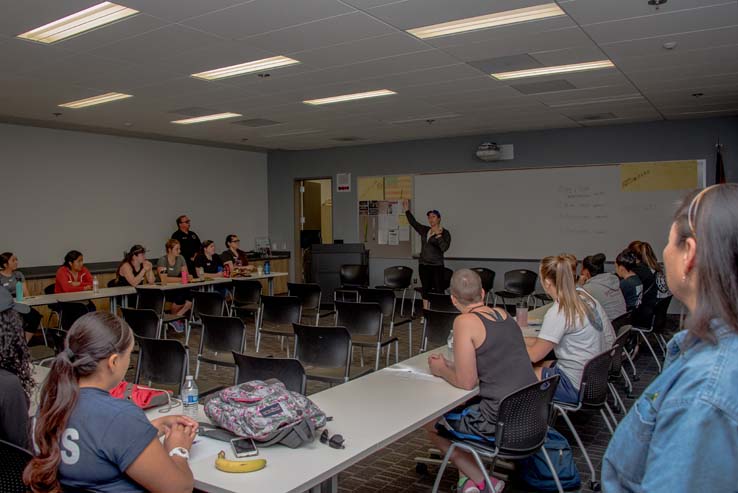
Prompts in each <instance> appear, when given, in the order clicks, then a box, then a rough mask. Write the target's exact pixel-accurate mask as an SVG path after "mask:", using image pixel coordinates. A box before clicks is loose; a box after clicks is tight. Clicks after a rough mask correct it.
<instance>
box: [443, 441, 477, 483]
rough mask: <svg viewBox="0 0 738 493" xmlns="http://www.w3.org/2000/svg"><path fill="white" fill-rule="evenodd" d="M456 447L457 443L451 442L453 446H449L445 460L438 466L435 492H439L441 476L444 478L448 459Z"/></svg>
mask: <svg viewBox="0 0 738 493" xmlns="http://www.w3.org/2000/svg"><path fill="white" fill-rule="evenodd" d="M455 448H456V443H454V442H451V446H449V448H448V450H447V451H446V455H444V456H443V462H441V467H439V468H438V473H436V481H435V483H433V493H438V487H439V486H440V485H441V478H443V472H444V471H445V470H446V466H447V465H448V461H449V459H451V454H453V453H454V449H455ZM482 470H484V469H482Z"/></svg>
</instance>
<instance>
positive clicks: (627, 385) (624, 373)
mask: <svg viewBox="0 0 738 493" xmlns="http://www.w3.org/2000/svg"><path fill="white" fill-rule="evenodd" d="M620 375H622V377H623V380H625V388H626V390H627V391H628V393H627V394H626V395H627V396H628V398H632V397H633V383H632V382H631V381H630V378H629V377H628V372H627V371H625V368H623V367H622V366H621V367H620Z"/></svg>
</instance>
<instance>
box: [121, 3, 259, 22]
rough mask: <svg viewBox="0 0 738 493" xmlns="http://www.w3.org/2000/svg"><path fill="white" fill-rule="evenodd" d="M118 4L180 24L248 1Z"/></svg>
mask: <svg viewBox="0 0 738 493" xmlns="http://www.w3.org/2000/svg"><path fill="white" fill-rule="evenodd" d="M116 3H118V4H120V5H125V6H126V7H130V8H132V9H136V10H138V11H140V12H145V13H147V14H149V15H153V16H155V17H159V18H160V19H165V20H167V21H170V22H179V21H181V20H183V19H188V18H190V17H195V16H198V15H204V14H207V13H210V12H215V11H218V10H222V9H225V8H228V7H231V6H233V5H236V4H240V3H248V0H207V1H206V2H203V1H202V0H157V1H155V2H152V1H151V0H116Z"/></svg>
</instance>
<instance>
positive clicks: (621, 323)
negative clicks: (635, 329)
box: [612, 312, 633, 334]
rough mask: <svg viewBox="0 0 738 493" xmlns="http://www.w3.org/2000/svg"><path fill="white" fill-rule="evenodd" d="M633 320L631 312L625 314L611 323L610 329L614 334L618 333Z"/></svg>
mask: <svg viewBox="0 0 738 493" xmlns="http://www.w3.org/2000/svg"><path fill="white" fill-rule="evenodd" d="M632 319H633V312H625V313H623V314H622V315H620V316H619V317H617V318H616V319H614V320H613V321H612V329H613V330H614V331H615V333H616V334H618V333H619V332H620V329H622V328H623V327H625V326H627V325H631V323H632Z"/></svg>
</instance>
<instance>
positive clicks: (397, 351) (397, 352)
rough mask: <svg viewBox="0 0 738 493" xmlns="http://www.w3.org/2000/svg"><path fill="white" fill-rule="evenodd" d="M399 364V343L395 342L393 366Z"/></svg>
mask: <svg viewBox="0 0 738 493" xmlns="http://www.w3.org/2000/svg"><path fill="white" fill-rule="evenodd" d="M387 356H389V353H387ZM399 362H400V341H395V364H397V363H399ZM387 366H389V365H387Z"/></svg>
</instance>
